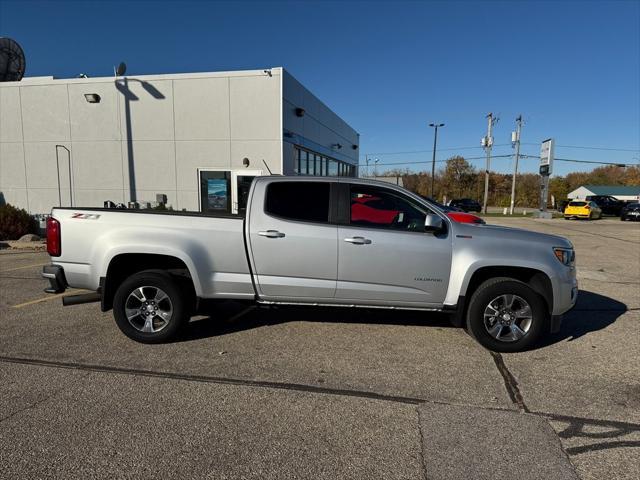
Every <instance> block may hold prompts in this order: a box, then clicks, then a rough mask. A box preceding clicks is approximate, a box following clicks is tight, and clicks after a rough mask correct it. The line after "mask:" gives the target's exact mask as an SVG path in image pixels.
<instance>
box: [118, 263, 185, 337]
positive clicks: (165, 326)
mask: <svg viewBox="0 0 640 480" xmlns="http://www.w3.org/2000/svg"><path fill="white" fill-rule="evenodd" d="M143 287H144V288H143ZM138 289H141V290H142V292H143V298H145V299H146V295H154V292H156V293H155V295H156V297H154V298H159V294H157V292H158V291H161V292H163V293H164V294H165V295H166V299H165V298H163V299H162V300H160V301H158V303H157V306H156V305H155V304H154V305H149V306H147V307H145V306H144V305H143V304H144V302H141V301H140V300H137V298H132V297H131V296H132V295H134V292H136V291H140V290H138ZM189 299H190V296H189V295H188V294H187V293H186V292H185V290H184V289H183V288H181V286H180V283H179V282H178V281H177V280H176V279H174V278H173V277H172V276H171V275H169V274H168V273H167V272H165V271H162V270H145V271H142V272H139V273H136V274H134V275H131V276H130V277H129V278H127V279H126V280H125V281H124V282H122V284H121V285H120V286H119V287H118V290H117V291H116V294H115V296H114V298H113V316H114V318H115V320H116V325H118V328H120V330H121V331H122V333H124V334H125V335H126V336H127V337H129V338H131V339H132V340H135V341H136V342H140V343H163V342H167V341H169V340H171V339H173V338H174V337H175V336H176V335H177V334H178V332H179V331H180V330H181V328H182V327H183V326H184V325H185V324H186V323H187V321H188V320H189V316H190V311H191V309H190V303H189V302H190V300H189ZM147 300H148V302H147V303H151V302H152V299H151V298H149V299H147ZM127 302H129V303H127ZM136 302H139V303H136ZM127 307H129V308H130V310H136V309H141V310H140V311H142V309H144V308H149V309H150V310H152V309H153V308H155V310H158V308H161V310H164V311H163V312H162V313H163V314H166V312H168V311H169V308H170V314H166V315H165V317H166V318H163V317H160V315H155V313H154V312H153V311H151V313H145V314H146V315H150V314H151V315H154V317H153V319H151V320H150V325H151V329H152V330H153V329H156V328H157V330H156V331H142V330H140V328H143V329H144V328H145V327H146V326H147V323H146V322H145V317H144V316H143V315H142V314H140V315H138V316H137V317H133V318H132V319H131V321H130V320H129V319H128V318H127V314H126V311H125V309H126V308H127ZM158 313H160V312H158Z"/></svg>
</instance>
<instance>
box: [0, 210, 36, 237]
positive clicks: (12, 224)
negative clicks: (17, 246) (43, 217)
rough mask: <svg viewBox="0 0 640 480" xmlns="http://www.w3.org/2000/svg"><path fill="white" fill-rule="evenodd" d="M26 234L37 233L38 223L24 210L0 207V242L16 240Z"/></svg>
mask: <svg viewBox="0 0 640 480" xmlns="http://www.w3.org/2000/svg"><path fill="white" fill-rule="evenodd" d="M27 233H36V234H37V233H38V222H36V220H35V218H33V217H32V216H31V215H29V213H27V211H26V210H23V209H21V208H16V207H14V206H13V205H9V204H8V203H7V204H6V205H0V240H17V239H18V238H20V237H21V236H23V235H26V234H27Z"/></svg>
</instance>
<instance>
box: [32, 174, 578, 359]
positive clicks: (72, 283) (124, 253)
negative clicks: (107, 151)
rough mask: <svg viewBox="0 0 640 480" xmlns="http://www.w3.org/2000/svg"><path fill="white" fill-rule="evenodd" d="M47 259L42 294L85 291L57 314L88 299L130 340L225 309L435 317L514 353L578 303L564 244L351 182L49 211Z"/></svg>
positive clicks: (276, 183) (272, 181)
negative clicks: (217, 206) (141, 205)
mask: <svg viewBox="0 0 640 480" xmlns="http://www.w3.org/2000/svg"><path fill="white" fill-rule="evenodd" d="M362 199H369V200H367V201H364V200H362ZM362 206H366V207H367V208H361V207H362ZM376 210H380V211H381V212H382V213H380V212H378V211H376ZM391 213H393V214H394V215H393V216H392V215H391ZM47 251H48V252H49V255H50V256H51V261H52V264H51V265H46V266H45V267H44V268H43V276H44V277H45V278H47V279H48V280H49V282H50V286H49V288H47V289H46V291H47V292H48V293H56V294H59V293H62V292H64V291H65V289H66V288H68V287H73V288H84V289H88V290H91V291H92V293H88V294H86V293H85V294H79V295H73V296H65V297H64V298H63V304H65V305H74V304H80V303H90V302H100V304H101V308H102V310H103V311H108V310H111V309H113V314H114V317H115V321H116V324H117V325H118V327H119V328H120V330H121V331H122V332H123V333H124V334H125V335H127V336H128V337H130V338H131V339H133V340H136V341H138V342H142V343H158V342H164V341H168V340H170V339H172V338H175V337H176V335H178V332H179V331H180V329H181V328H182V327H183V326H184V325H185V324H186V323H187V322H188V320H189V318H190V317H191V316H192V315H194V314H197V313H199V312H207V313H209V314H210V315H212V316H213V317H214V318H215V310H213V312H212V311H211V310H209V309H205V306H207V305H208V306H209V308H211V307H212V305H213V306H215V305H216V302H215V300H222V299H233V300H236V301H246V302H251V303H258V304H266V305H274V304H275V305H277V304H284V305H289V304H297V305H307V306H309V307H313V306H315V305H325V306H329V305H332V306H349V307H369V308H389V309H409V310H424V311H443V312H448V313H449V314H450V318H451V321H452V323H453V324H454V325H456V326H463V325H465V326H466V328H467V329H468V330H469V332H470V333H471V334H472V335H473V336H474V337H475V338H476V339H477V340H478V342H480V343H481V344H482V345H484V346H485V347H487V348H489V349H491V350H494V351H505V352H507V351H509V352H514V351H520V350H522V349H526V348H528V347H530V346H532V345H534V344H535V343H536V342H538V341H539V340H540V339H541V338H542V337H543V336H544V335H545V334H547V333H549V332H556V331H558V329H559V327H560V321H561V318H560V316H561V315H562V314H563V313H565V312H567V311H568V310H570V309H571V308H572V307H573V306H574V305H575V303H576V299H577V295H578V283H577V280H576V268H575V253H574V250H573V245H572V244H571V242H569V241H568V240H567V239H565V238H563V237H558V236H555V235H546V234H542V233H537V232H530V231H527V230H521V229H516V228H506V227H500V226H497V225H482V226H477V225H468V224H463V223H457V222H454V221H452V220H451V219H450V218H449V217H448V216H447V215H446V214H445V213H444V212H443V211H442V210H440V209H439V208H437V207H436V206H435V205H433V204H430V203H429V202H427V201H425V200H423V199H422V198H421V197H419V196H418V195H415V194H413V193H411V192H409V191H407V190H405V189H403V188H402V187H399V186H396V185H390V184H388V183H383V182H376V181H372V180H365V179H356V178H331V177H303V178H301V177H286V176H267V177H257V178H256V179H255V180H254V181H253V183H252V185H251V188H250V191H249V196H248V203H247V209H246V212H245V213H244V215H239V214H237V215H236V214H220V215H217V216H213V215H203V214H201V213H199V212H172V211H154V210H115V209H102V208H78V207H70V208H54V209H53V211H52V216H51V217H50V218H49V219H48V220H47Z"/></svg>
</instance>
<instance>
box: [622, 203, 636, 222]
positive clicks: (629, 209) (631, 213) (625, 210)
mask: <svg viewBox="0 0 640 480" xmlns="http://www.w3.org/2000/svg"><path fill="white" fill-rule="evenodd" d="M620 220H622V221H623V222H624V221H625V220H640V203H639V202H632V203H627V204H626V205H625V206H624V207H622V211H621V212H620Z"/></svg>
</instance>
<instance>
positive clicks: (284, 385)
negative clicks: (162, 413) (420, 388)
mask: <svg viewBox="0 0 640 480" xmlns="http://www.w3.org/2000/svg"><path fill="white" fill-rule="evenodd" d="M0 362H6V363H18V364H23V365H35V366H41V367H53V368H67V369H71V370H81V371H87V372H96V373H115V374H124V375H137V376H142V377H151V378H164V379H171V380H184V381H189V382H201V383H215V384H222V385H237V386H245V387H259V388H272V389H276V390H293V391H299V392H307V393H320V394H327V395H341V396H345V397H359V398H366V399H370V400H382V401H386V402H395V403H404V404H407V405H419V404H421V403H424V402H425V399H422V398H414V397H403V396H396V395H386V394H383V393H376V392H369V391H362V390H349V389H343V388H330V387H318V386H315V385H304V384H299V383H288V382H273V381H264V380H247V379H239V378H227V377H214V376H206V375H191V374H181V373H172V372H158V371H154V370H141V369H133V368H121V367H109V366H103V365H91V364H83V363H73V362H58V361H50V360H38V359H31V358H18V357H7V356H0Z"/></svg>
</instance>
